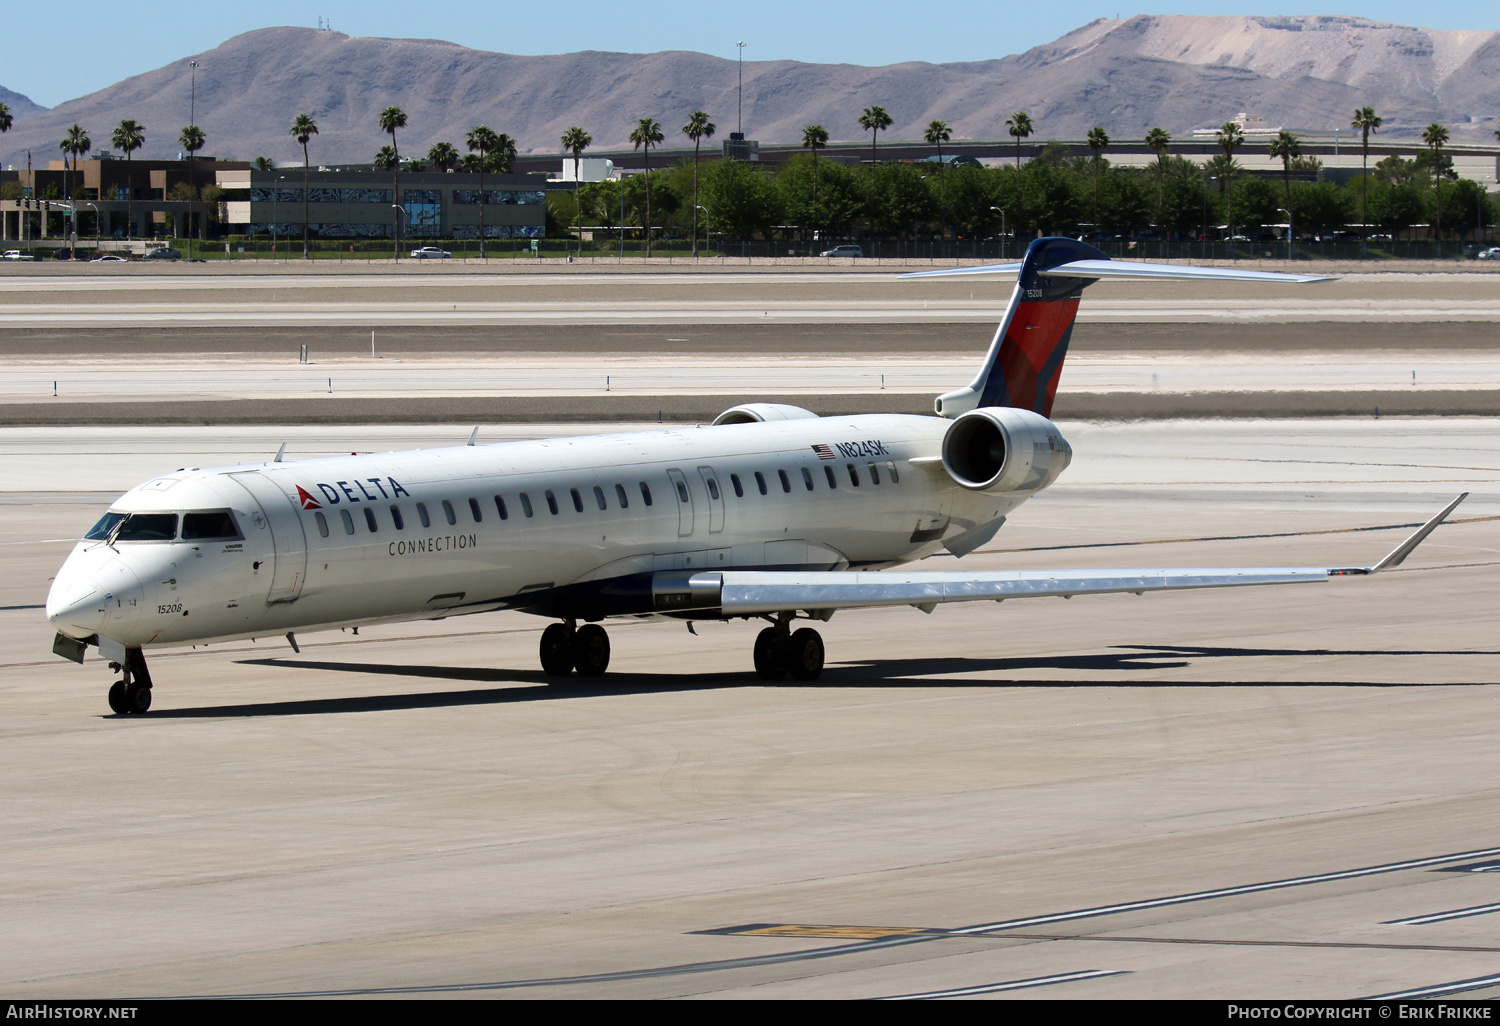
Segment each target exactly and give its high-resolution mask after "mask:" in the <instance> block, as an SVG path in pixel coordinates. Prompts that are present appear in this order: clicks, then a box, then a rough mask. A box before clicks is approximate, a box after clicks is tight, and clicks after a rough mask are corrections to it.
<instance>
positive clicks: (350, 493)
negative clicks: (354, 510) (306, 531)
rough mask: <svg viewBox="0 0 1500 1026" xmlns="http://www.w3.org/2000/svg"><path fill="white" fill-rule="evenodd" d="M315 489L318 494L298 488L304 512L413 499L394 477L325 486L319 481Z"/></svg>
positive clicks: (370, 478)
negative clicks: (344, 504)
mask: <svg viewBox="0 0 1500 1026" xmlns="http://www.w3.org/2000/svg"><path fill="white" fill-rule="evenodd" d="M370 485H373V486H374V487H375V491H373V492H372V491H371V490H370V488H369V486H370ZM313 487H314V488H316V489H317V492H316V493H314V492H311V491H308V490H307V489H306V488H303V487H302V486H301V485H297V486H296V488H297V504H298V505H299V506H300V507H301V508H302V509H304V510H310V509H322V508H323V507H324V506H325V505H326V506H337V505H338V504H339V503H341V502H349V503H360V502H375V501H377V500H379V499H399V498H401V497H402V496H403V495H404V496H406V497H407V498H411V492H408V491H407V490H406V489H405V488H403V487H402V486H401V482H400V481H397V480H396V479H395V478H394V477H385V478H380V477H367V478H365V479H364V480H362V481H361V480H355V481H335V482H333V484H324V483H323V482H321V481H319V482H318V483H317V484H315V485H313ZM356 489H357V491H356ZM320 500H321V501H320Z"/></svg>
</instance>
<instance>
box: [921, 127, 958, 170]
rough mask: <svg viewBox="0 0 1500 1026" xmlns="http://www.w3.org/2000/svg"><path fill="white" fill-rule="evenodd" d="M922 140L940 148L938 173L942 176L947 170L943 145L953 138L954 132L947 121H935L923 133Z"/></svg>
mask: <svg viewBox="0 0 1500 1026" xmlns="http://www.w3.org/2000/svg"><path fill="white" fill-rule="evenodd" d="M922 138H923V139H924V140H926V142H927V145H929V146H936V147H937V148H938V173H939V174H941V173H942V172H943V171H944V170H946V168H945V167H944V165H943V143H945V142H947V141H948V140H949V139H952V138H953V130H952V129H951V128H950V127H948V122H946V121H933V122H930V123H929V124H928V125H927V131H925V132H923V133H922Z"/></svg>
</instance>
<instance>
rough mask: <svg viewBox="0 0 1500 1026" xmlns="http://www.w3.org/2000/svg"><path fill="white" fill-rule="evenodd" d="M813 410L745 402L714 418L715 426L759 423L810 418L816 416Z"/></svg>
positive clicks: (778, 404)
mask: <svg viewBox="0 0 1500 1026" xmlns="http://www.w3.org/2000/svg"><path fill="white" fill-rule="evenodd" d="M816 417H817V414H816V413H814V412H813V411H812V410H804V409H803V408H802V407H800V406H790V405H788V404H786V403H743V404H741V405H739V406H731V407H730V408H729V409H727V410H725V411H724V412H723V413H721V414H719V415H718V416H717V417H715V418H714V426H715V427H717V426H719V425H720V424H759V423H764V422H765V421H768V420H808V419H811V418H816Z"/></svg>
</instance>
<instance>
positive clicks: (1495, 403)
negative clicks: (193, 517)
mask: <svg viewBox="0 0 1500 1026" xmlns="http://www.w3.org/2000/svg"><path fill="white" fill-rule="evenodd" d="M746 402H770V403H788V404H790V405H793V406H801V407H804V408H806V409H810V410H813V411H814V412H816V413H818V414H820V415H821V416H825V417H833V416H848V415H852V414H859V413H912V414H927V413H931V412H932V406H931V400H930V399H929V398H928V397H926V396H922V395H905V394H897V393H890V392H874V393H868V394H860V393H840V394H837V395H789V396H767V395H671V396H633V395H605V396H598V395H591V396H562V397H546V396H520V397H480V396H475V397H466V396H455V397H449V398H442V399H402V398H366V399H349V398H340V397H333V398H328V399H322V398H311V399H234V400H205V401H189V402H91V403H74V402H53V403H9V404H5V405H0V426H6V427H21V426H41V425H56V426H62V425H69V426H83V425H100V424H110V425H121V426H125V425H161V426H183V425H207V424H514V423H532V422H596V421H620V422H635V423H639V422H642V421H653V420H658V419H660V421H661V422H662V423H673V424H683V423H689V424H703V423H708V422H709V421H711V420H713V418H714V417H716V416H718V414H719V413H721V412H723V411H724V410H726V409H728V408H729V407H731V406H735V405H737V404H739V403H746ZM1052 413H1053V417H1054V418H1056V419H1059V420H1167V419H1174V418H1216V417H1227V418H1297V417H1374V416H1381V417H1392V416H1396V417H1438V416H1461V417H1490V416H1500V392H1496V391H1488V390H1483V389H1473V390H1456V389H1455V390H1438V389H1434V390H1431V391H1427V390H1421V391H1397V390H1365V391H1347V392H1224V393H1197V394H1173V393H1153V394H1151V395H1138V394H1133V393H1115V392H1109V393H1076V392H1075V393H1069V394H1068V395H1066V396H1059V397H1058V400H1057V406H1056V407H1055V408H1054V409H1053V411H1052Z"/></svg>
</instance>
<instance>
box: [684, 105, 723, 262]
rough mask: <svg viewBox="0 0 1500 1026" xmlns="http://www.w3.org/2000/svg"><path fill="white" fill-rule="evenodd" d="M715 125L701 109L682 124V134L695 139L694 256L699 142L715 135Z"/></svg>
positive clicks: (696, 243) (696, 237)
mask: <svg viewBox="0 0 1500 1026" xmlns="http://www.w3.org/2000/svg"><path fill="white" fill-rule="evenodd" d="M714 127H715V126H714V123H713V122H712V121H710V120H708V114H706V113H705V112H704V111H701V110H695V111H693V113H692V114H690V115H689V116H688V121H687V124H685V125H683V126H682V134H683V135H685V136H687V137H688V138H689V139H691V140H693V256H697V255H698V144H699V143H700V142H701V141H702V140H704V139H712V138H713V137H714Z"/></svg>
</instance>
